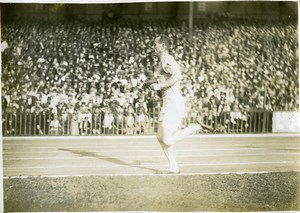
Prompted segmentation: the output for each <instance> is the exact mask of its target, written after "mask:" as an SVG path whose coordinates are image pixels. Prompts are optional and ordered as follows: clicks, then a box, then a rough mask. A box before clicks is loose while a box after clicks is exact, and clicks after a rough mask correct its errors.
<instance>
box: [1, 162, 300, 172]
mask: <svg viewBox="0 0 300 213" xmlns="http://www.w3.org/2000/svg"><path fill="white" fill-rule="evenodd" d="M158 163H159V162H158ZM299 163H300V161H279V162H274V161H273V162H259V161H258V162H244V163H219V162H212V163H183V164H180V165H181V166H183V167H184V166H230V165H259V164H260V165H262V164H299ZM152 165H156V164H153V163H141V164H139V163H132V162H124V165H123V164H121V163H120V164H118V165H117V164H116V163H113V162H111V164H110V165H95V164H93V165H90V166H89V165H84V166H79V165H76V166H74V165H62V166H47V167H45V166H42V167H41V166H32V167H31V166H29V167H17V166H14V167H11V166H10V167H9V168H5V167H4V170H16V169H62V168H114V167H124V166H126V167H127V166H129V167H130V166H132V167H138V166H152ZM299 167H300V164H299Z"/></svg>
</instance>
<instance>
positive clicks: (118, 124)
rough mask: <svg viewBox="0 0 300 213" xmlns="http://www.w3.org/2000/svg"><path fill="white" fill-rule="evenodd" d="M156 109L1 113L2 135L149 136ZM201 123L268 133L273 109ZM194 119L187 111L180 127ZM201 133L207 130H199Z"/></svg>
mask: <svg viewBox="0 0 300 213" xmlns="http://www.w3.org/2000/svg"><path fill="white" fill-rule="evenodd" d="M158 116H159V111H153V112H149V113H147V114H145V115H137V114H135V115H132V116H127V117H126V116H124V115H112V114H104V113H99V114H91V113H86V114H81V115H80V114H63V115H60V116H57V115H53V114H52V113H50V112H48V113H46V112H42V113H28V112H21V113H19V112H17V113H9V112H8V113H3V114H2V131H3V132H2V133H3V136H41V135H151V134H155V132H156V130H157V120H158V119H157V118H158ZM203 119H204V123H206V124H209V125H211V126H213V127H214V128H215V129H216V131H215V132H214V133H269V132H272V119H273V112H270V111H251V112H226V113H218V114H216V115H212V114H208V115H203ZM193 121H194V118H193V117H192V116H191V114H188V115H187V116H186V117H185V118H184V119H183V122H182V125H183V127H184V126H187V125H188V124H189V123H192V122H193ZM202 133H207V132H206V131H202Z"/></svg>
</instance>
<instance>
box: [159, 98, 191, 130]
mask: <svg viewBox="0 0 300 213" xmlns="http://www.w3.org/2000/svg"><path fill="white" fill-rule="evenodd" d="M184 114H185V103H184V99H183V97H182V95H180V94H176V95H175V94H172V95H166V96H165V97H163V106H162V109H161V112H160V115H159V121H160V122H162V127H164V128H168V129H172V130H177V129H178V128H179V127H180V125H181V121H182V118H183V117H184Z"/></svg>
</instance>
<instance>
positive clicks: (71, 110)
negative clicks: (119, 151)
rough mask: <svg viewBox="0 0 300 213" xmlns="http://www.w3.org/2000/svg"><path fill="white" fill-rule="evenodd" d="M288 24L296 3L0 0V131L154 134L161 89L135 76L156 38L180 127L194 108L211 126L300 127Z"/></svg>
mask: <svg viewBox="0 0 300 213" xmlns="http://www.w3.org/2000/svg"><path fill="white" fill-rule="evenodd" d="M297 21H298V2H295V1H294V2H289V1H284V2H283V1H245V2H243V1H224V2H144V3H115V4H30V3H27V4H20V3H11V4H9V3H7V4H1V52H2V58H1V59H2V63H1V65H2V82H1V83H2V133H3V135H5V136H13V135H99V134H110V135H115V134H126V135H135V134H154V132H155V131H156V126H157V123H156V122H157V117H158V113H159V110H160V107H161V96H160V94H159V93H157V92H155V91H151V90H150V89H149V88H147V87H144V86H143V84H144V82H145V80H146V79H150V78H154V77H155V76H156V75H157V73H156V69H155V68H156V66H157V64H158V59H157V57H156V56H155V54H154V51H153V40H154V38H155V37H156V36H158V35H160V34H166V35H168V36H169V37H170V38H171V39H172V41H173V44H172V48H171V52H170V53H171V54H172V55H173V56H174V57H175V59H176V60H177V61H178V63H179V64H180V65H181V71H182V73H183V75H184V80H183V81H182V84H181V86H182V91H183V94H184V97H185V99H186V112H187V113H186V115H185V119H184V122H183V124H182V125H183V126H185V125H187V124H188V123H190V122H193V119H194V118H195V117H196V114H197V113H201V114H202V115H203V116H204V118H205V122H206V123H208V124H210V125H212V126H214V127H215V128H216V129H218V131H217V132H214V133H269V132H274V131H276V128H275V127H276V125H277V127H278V124H280V123H281V124H283V123H285V122H287V123H288V125H290V128H291V129H294V130H295V129H296V131H299V129H297V128H298V127H297V125H296V124H295V123H296V122H297V120H296V121H295V119H294V121H292V122H291V121H288V119H287V118H291V119H293V118H295V115H296V117H297V116H298V114H297V113H299V69H298V67H299V65H298V62H299V61H298V23H297ZM295 113H296V114H295ZM280 131H286V130H280ZM201 133H207V132H201Z"/></svg>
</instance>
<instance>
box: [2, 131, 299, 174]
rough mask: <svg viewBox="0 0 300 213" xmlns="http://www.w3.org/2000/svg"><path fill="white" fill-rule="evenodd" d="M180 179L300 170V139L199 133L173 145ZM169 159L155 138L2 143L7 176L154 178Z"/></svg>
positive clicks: (32, 139)
mask: <svg viewBox="0 0 300 213" xmlns="http://www.w3.org/2000/svg"><path fill="white" fill-rule="evenodd" d="M175 152H176V158H177V160H178V163H179V166H180V168H181V174H180V175H194V174H196V175H197V174H227V173H265V172H287V171H300V136H299V135H298V134H292V135H199V136H198V135H197V136H196V135H195V136H190V137H188V138H187V139H185V140H183V141H180V142H178V143H177V144H176V145H175ZM167 166H168V164H167V161H166V158H165V156H163V152H162V151H161V148H160V146H159V144H158V142H157V141H156V139H155V137H154V136H113V137H109V136H103V137H28V138H26V137H20V138H17V137H15V138H4V139H3V175H4V178H7V177H20V176H21V177H28V176H46V177H60V176H91V175H92V176H93V175H95V176H98V175H152V174H153V175H156V174H155V173H156V171H157V170H158V169H161V168H165V167H167Z"/></svg>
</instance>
